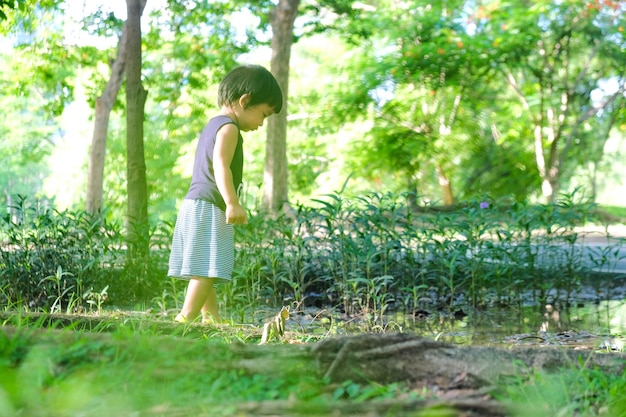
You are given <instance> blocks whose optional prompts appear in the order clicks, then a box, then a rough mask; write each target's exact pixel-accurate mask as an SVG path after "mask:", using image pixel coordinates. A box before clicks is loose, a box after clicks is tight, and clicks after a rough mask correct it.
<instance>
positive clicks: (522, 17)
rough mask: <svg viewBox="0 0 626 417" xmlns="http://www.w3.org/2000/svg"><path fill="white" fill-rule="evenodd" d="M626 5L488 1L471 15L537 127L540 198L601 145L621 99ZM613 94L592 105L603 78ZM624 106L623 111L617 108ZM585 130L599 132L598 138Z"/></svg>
mask: <svg viewBox="0 0 626 417" xmlns="http://www.w3.org/2000/svg"><path fill="white" fill-rule="evenodd" d="M624 7H625V6H624V5H623V4H622V5H620V4H618V3H614V2H612V1H605V0H593V1H591V0H590V1H582V2H581V1H564V2H558V3H557V2H553V1H549V0H543V1H537V2H534V3H533V4H532V6H530V7H529V4H528V2H525V1H522V0H519V1H516V2H510V3H509V4H508V6H507V7H497V5H496V3H493V2H487V5H486V6H481V7H479V8H478V11H477V14H476V15H475V16H474V17H475V18H476V22H477V31H478V32H481V34H482V35H487V37H488V38H489V40H490V41H491V42H490V43H491V46H492V47H494V48H497V49H500V50H502V51H503V54H502V55H501V56H503V57H506V59H503V60H501V61H500V62H498V70H499V72H500V73H501V74H502V76H503V77H504V79H505V80H506V81H507V83H508V85H509V87H510V89H511V91H513V92H514V94H515V95H516V96H517V98H518V99H519V101H520V103H521V104H522V108H523V109H524V116H525V118H526V120H528V121H529V122H530V123H531V125H532V146H533V148H534V153H535V161H536V167H537V172H538V173H539V175H540V178H541V193H542V195H543V197H544V198H545V199H546V201H548V202H551V201H553V200H554V198H555V197H556V196H557V195H558V192H559V190H560V187H561V183H562V181H563V179H564V178H567V177H568V176H569V175H571V173H572V172H573V170H574V168H575V167H576V166H578V165H579V164H580V163H581V162H583V161H584V160H585V158H586V153H587V150H588V149H590V147H593V146H594V145H593V142H596V141H600V142H604V141H606V139H607V138H608V133H609V132H608V131H607V130H606V129H601V128H600V126H601V125H602V124H603V123H602V119H603V118H605V117H603V114H606V113H611V112H613V111H616V109H615V106H612V103H613V102H615V100H616V99H618V98H619V97H621V96H623V94H624V91H625V86H626V84H625V83H626V80H625V79H624V78H623V68H624V67H625V66H626V58H625V56H624V53H623V47H624V43H625V42H626V41H625V39H624V35H623V29H622V30H620V27H621V28H623V25H624V17H623V16H624ZM610 79H612V80H614V81H615V83H616V88H615V89H614V90H613V91H611V92H609V93H606V94H604V95H603V96H602V97H601V98H600V99H598V100H594V99H593V94H594V92H597V91H599V88H600V86H599V84H600V83H601V82H602V80H610ZM618 107H619V106H618ZM585 130H587V131H589V132H590V131H594V132H595V133H594V134H593V135H590V134H585Z"/></svg>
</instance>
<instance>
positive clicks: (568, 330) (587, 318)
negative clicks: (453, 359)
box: [404, 300, 626, 350]
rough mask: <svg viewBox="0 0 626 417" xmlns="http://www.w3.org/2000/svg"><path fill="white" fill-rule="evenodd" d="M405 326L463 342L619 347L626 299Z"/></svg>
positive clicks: (487, 313)
mask: <svg viewBox="0 0 626 417" xmlns="http://www.w3.org/2000/svg"><path fill="white" fill-rule="evenodd" d="M404 330H405V331H411V332H415V333H416V334H420V335H424V336H430V337H432V336H434V337H436V338H437V339H438V340H441V341H446V342H452V343H455V344H462V345H466V344H467V345H482V346H512V345H542V346H544V345H567V346H574V347H581V348H582V347H585V348H599V347H608V348H611V349H619V347H620V342H621V341H622V336H626V300H605V301H600V302H593V303H588V304H583V303H579V304H577V305H576V306H569V307H563V308H560V307H559V306H556V305H551V304H547V305H544V306H541V307H521V308H511V307H508V308H506V309H492V310H486V311H475V312H472V313H470V314H469V315H467V316H463V317H459V316H458V315H457V317H456V318H455V317H439V318H432V319H429V318H427V319H425V320H423V321H421V322H420V321H418V320H415V321H407V322H405V329H404ZM621 346H622V349H623V342H621ZM620 350H621V349H620Z"/></svg>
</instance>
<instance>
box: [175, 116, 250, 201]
mask: <svg viewBox="0 0 626 417" xmlns="http://www.w3.org/2000/svg"><path fill="white" fill-rule="evenodd" d="M230 123H232V124H234V125H235V126H237V123H235V121H234V120H232V119H231V118H230V117H227V116H216V117H214V118H212V119H211V120H209V123H207V125H206V127H205V128H204V130H203V131H202V134H201V135H200V139H199V140H198V146H197V148H196V156H195V160H194V163H193V174H192V175H191V185H190V187H189V192H188V193H187V195H186V196H185V199H187V200H206V201H208V202H209V203H213V204H215V205H216V206H218V207H219V208H220V209H222V210H226V203H225V202H224V198H223V197H222V195H221V194H220V192H219V190H218V189H217V184H216V183H215V173H214V171H213V150H214V149H215V137H216V135H217V132H218V131H219V130H220V129H221V128H222V126H224V125H227V124H230ZM237 127H239V126H237ZM230 170H231V172H232V174H233V185H234V186H235V190H239V188H240V186H241V183H242V176H243V138H242V137H241V133H239V138H238V139H237V147H236V148H235V155H234V156H233V160H232V162H231V163H230Z"/></svg>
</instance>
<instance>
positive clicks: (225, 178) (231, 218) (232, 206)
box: [213, 124, 248, 224]
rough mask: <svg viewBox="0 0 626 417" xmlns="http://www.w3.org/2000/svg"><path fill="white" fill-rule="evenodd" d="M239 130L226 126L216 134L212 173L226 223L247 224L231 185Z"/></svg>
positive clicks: (231, 125)
mask: <svg viewBox="0 0 626 417" xmlns="http://www.w3.org/2000/svg"><path fill="white" fill-rule="evenodd" d="M238 139H239V129H238V128H237V126H235V125H234V124H227V125H224V126H222V128H221V129H220V130H219V131H218V132H217V137H216V139H215V149H214V150H213V172H214V174H215V182H216V184H217V189H218V190H219V191H220V194H222V198H224V202H225V203H226V223H228V224H247V223H248V218H247V216H246V211H245V210H244V209H243V207H242V206H241V204H240V203H239V198H237V191H236V190H235V184H234V183H233V173H232V171H231V170H230V163H231V162H232V160H233V156H234V155H235V149H236V147H237V140H238Z"/></svg>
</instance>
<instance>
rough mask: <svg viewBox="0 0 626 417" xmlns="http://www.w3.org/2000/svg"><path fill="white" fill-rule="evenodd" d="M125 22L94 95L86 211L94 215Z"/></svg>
mask: <svg viewBox="0 0 626 417" xmlns="http://www.w3.org/2000/svg"><path fill="white" fill-rule="evenodd" d="M126 37H127V29H126V23H124V26H123V27H122V35H121V36H120V40H119V44H118V47H117V59H116V60H115V61H114V62H113V64H112V65H111V78H109V81H108V82H107V84H106V86H105V87H104V92H103V93H102V95H101V96H100V97H98V98H96V116H95V122H94V128H93V136H92V139H91V151H90V154H89V172H88V176H87V202H86V210H87V212H88V213H91V214H96V213H99V212H100V211H101V210H102V188H103V185H102V184H103V182H104V159H105V154H106V141H107V133H108V130H109V116H110V114H111V109H113V104H114V103H115V99H116V98H117V93H118V91H119V89H120V86H121V85H122V81H123V80H124V68H125V65H126Z"/></svg>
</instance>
